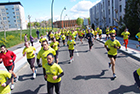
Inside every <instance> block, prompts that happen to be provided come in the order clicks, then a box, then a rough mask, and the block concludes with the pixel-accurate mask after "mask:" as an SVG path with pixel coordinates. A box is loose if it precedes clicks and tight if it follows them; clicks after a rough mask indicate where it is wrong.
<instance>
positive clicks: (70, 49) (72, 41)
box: [67, 36, 76, 63]
mask: <svg viewBox="0 0 140 94" xmlns="http://www.w3.org/2000/svg"><path fill="white" fill-rule="evenodd" d="M75 45H76V43H75V41H74V40H72V36H69V40H68V41H67V46H68V49H69V54H70V63H71V62H72V61H74V58H73V52H74V46H75Z"/></svg>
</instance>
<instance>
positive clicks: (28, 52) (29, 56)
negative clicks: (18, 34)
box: [22, 46, 36, 59]
mask: <svg viewBox="0 0 140 94" xmlns="http://www.w3.org/2000/svg"><path fill="white" fill-rule="evenodd" d="M34 51H36V49H35V47H33V46H30V47H28V48H27V47H25V48H24V49H23V52H22V54H24V53H25V52H26V57H27V59H32V58H34V57H35V55H34Z"/></svg>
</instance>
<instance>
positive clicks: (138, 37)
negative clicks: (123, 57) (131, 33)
mask: <svg viewBox="0 0 140 94" xmlns="http://www.w3.org/2000/svg"><path fill="white" fill-rule="evenodd" d="M135 37H136V38H137V39H138V42H139V44H138V45H136V48H138V47H140V28H139V32H138V33H137V34H136V35H135Z"/></svg>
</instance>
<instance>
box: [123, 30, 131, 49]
mask: <svg viewBox="0 0 140 94" xmlns="http://www.w3.org/2000/svg"><path fill="white" fill-rule="evenodd" d="M121 35H122V36H123V40H124V43H123V44H124V45H125V50H126V51H128V49H127V45H128V38H129V36H130V33H129V31H128V29H127V28H126V29H125V30H124V32H122V33H121Z"/></svg>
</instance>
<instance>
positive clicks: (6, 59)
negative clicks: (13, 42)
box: [0, 45, 18, 89]
mask: <svg viewBox="0 0 140 94" xmlns="http://www.w3.org/2000/svg"><path fill="white" fill-rule="evenodd" d="M15 59H16V54H15V53H14V52H12V51H9V50H7V49H6V46H5V45H1V53H0V63H2V62H3V64H4V66H5V68H6V69H7V71H8V72H10V73H11V74H13V75H14V77H15V82H17V81H18V76H16V74H15V73H14V67H15V64H14V61H15ZM11 89H14V79H13V78H12V84H11Z"/></svg>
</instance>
